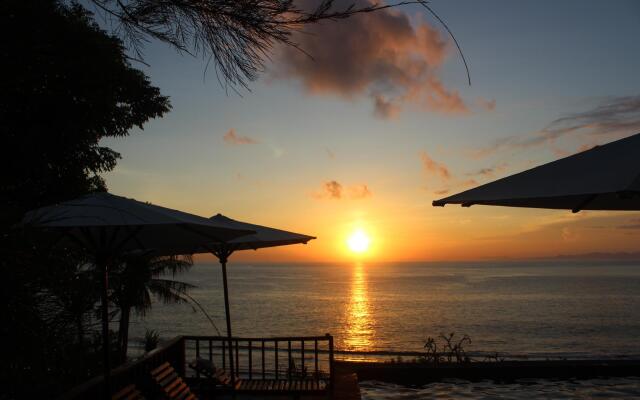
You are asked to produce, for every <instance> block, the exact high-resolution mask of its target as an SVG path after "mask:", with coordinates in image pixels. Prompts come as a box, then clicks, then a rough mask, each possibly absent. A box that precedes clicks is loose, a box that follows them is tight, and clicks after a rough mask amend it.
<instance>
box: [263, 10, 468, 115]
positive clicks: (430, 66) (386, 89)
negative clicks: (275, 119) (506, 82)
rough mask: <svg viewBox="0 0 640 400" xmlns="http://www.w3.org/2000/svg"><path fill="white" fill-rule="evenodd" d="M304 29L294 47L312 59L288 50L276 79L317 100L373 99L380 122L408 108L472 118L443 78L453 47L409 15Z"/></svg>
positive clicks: (386, 14)
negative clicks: (319, 96) (327, 97)
mask: <svg viewBox="0 0 640 400" xmlns="http://www.w3.org/2000/svg"><path fill="white" fill-rule="evenodd" d="M371 4H373V3H372V2H371V1H369V0H361V1H357V2H356V6H367V5H371ZM305 28H306V29H305V31H304V32H299V33H296V34H294V37H293V41H294V42H296V43H297V44H298V45H299V46H300V48H302V49H304V51H305V52H306V53H308V54H309V55H310V56H311V57H309V56H308V55H307V54H304V53H302V52H300V51H298V50H296V49H295V48H291V47H285V48H283V49H282V50H281V52H280V53H279V55H278V57H277V59H276V70H275V71H274V76H275V77H276V78H281V79H296V80H298V81H300V82H301V83H302V85H303V87H304V88H305V89H306V90H307V92H309V93H312V94H331V95H338V96H340V97H343V98H346V99H354V98H357V97H368V98H370V99H371V101H372V102H373V106H374V109H373V113H374V115H375V116H377V117H379V118H396V117H397V116H398V115H399V114H400V112H401V111H402V109H403V108H404V107H405V106H406V105H411V106H413V107H414V108H417V109H420V110H428V111H435V112H440V113H446V114H466V113H469V112H470V110H469V108H468V106H467V105H466V104H465V102H464V100H463V99H462V98H461V96H460V95H459V93H458V92H457V91H455V90H450V89H447V88H446V87H445V86H444V85H443V84H442V82H441V80H440V79H439V78H438V72H439V69H440V67H441V66H442V64H443V62H444V60H445V58H446V56H447V53H448V50H449V47H450V46H449V45H448V43H447V41H446V40H445V39H444V38H443V37H442V35H441V34H440V32H439V31H437V30H436V29H434V28H432V27H431V26H430V25H429V24H428V23H427V22H424V21H418V22H417V23H414V24H412V23H411V21H410V20H409V17H408V16H407V15H406V14H404V13H401V12H398V11H395V10H390V9H387V10H381V11H377V12H373V13H366V14H361V15H358V16H356V17H353V18H349V19H348V20H343V21H331V22H330V23H319V24H314V25H313V26H309V27H305Z"/></svg>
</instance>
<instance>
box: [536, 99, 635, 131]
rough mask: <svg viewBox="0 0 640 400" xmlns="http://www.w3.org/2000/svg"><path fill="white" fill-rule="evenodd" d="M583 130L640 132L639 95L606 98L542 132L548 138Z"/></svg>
mask: <svg viewBox="0 0 640 400" xmlns="http://www.w3.org/2000/svg"><path fill="white" fill-rule="evenodd" d="M581 130H585V131H587V133H590V134H603V133H607V134H614V133H618V132H623V133H631V132H634V133H635V132H636V131H638V130H640V95H638V96H624V97H607V98H606V99H605V100H604V101H602V102H601V103H600V104H598V105H597V106H596V107H594V108H592V109H590V110H587V111H584V112H581V113H574V114H569V115H567V116H564V117H561V118H558V119H556V120H554V121H552V122H551V124H549V126H547V128H545V129H544V130H543V132H545V133H546V134H547V137H549V138H552V139H553V138H557V137H560V136H562V135H565V134H567V133H571V132H575V131H581Z"/></svg>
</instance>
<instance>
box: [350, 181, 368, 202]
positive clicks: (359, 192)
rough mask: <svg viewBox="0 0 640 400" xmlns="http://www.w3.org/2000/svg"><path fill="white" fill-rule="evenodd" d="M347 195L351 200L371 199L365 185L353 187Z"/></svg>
mask: <svg viewBox="0 0 640 400" xmlns="http://www.w3.org/2000/svg"><path fill="white" fill-rule="evenodd" d="M349 194H350V196H351V198H352V199H365V198H367V197H371V190H369V187H368V186H367V185H364V184H362V185H354V186H352V187H351V188H350V189H349Z"/></svg>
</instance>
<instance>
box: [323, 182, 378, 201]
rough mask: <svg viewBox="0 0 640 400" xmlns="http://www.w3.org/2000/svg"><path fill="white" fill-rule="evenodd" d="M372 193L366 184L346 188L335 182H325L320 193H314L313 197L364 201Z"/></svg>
mask: <svg viewBox="0 0 640 400" xmlns="http://www.w3.org/2000/svg"><path fill="white" fill-rule="evenodd" d="M372 195H373V193H371V190H370V189H369V186H368V185H366V184H358V185H351V186H349V187H347V188H345V186H343V185H342V184H341V183H340V182H338V181H336V180H331V181H326V182H324V183H323V184H322V191H321V192H320V193H315V194H314V195H313V197H315V198H317V199H327V198H328V199H334V200H340V199H347V198H348V199H352V200H359V199H366V198H368V197H371V196H372Z"/></svg>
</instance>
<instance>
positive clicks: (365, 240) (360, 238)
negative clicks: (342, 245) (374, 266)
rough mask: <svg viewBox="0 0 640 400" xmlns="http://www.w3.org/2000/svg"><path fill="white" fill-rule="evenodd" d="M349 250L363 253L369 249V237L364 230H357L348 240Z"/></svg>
mask: <svg viewBox="0 0 640 400" xmlns="http://www.w3.org/2000/svg"><path fill="white" fill-rule="evenodd" d="M347 245H348V246H349V249H350V250H351V251H353V252H354V253H362V252H365V251H367V249H368V248H369V236H367V234H366V233H364V232H363V231H362V230H357V231H355V232H353V233H352V234H351V236H349V238H348V239H347Z"/></svg>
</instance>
